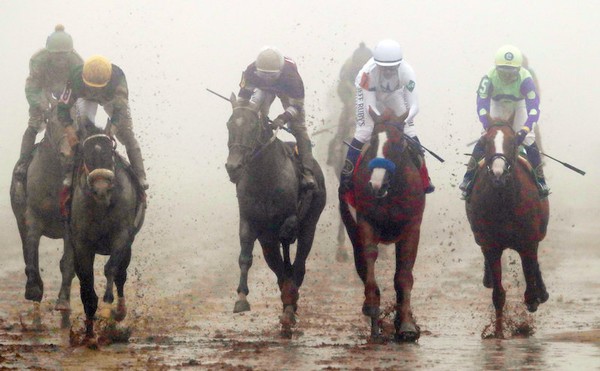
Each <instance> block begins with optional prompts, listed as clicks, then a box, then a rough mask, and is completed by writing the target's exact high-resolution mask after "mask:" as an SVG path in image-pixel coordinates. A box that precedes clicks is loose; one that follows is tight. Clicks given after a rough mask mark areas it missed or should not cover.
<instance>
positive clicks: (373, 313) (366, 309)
mask: <svg viewBox="0 0 600 371" xmlns="http://www.w3.org/2000/svg"><path fill="white" fill-rule="evenodd" d="M362 312H363V314H364V315H365V316H367V317H371V318H378V317H379V314H380V313H381V312H380V310H379V307H373V306H370V305H366V304H365V305H363V307H362Z"/></svg>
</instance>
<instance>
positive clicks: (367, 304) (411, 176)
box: [340, 111, 425, 341]
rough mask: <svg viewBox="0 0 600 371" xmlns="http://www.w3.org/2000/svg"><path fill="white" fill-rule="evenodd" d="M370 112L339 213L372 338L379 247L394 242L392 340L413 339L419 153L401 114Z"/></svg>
mask: <svg viewBox="0 0 600 371" xmlns="http://www.w3.org/2000/svg"><path fill="white" fill-rule="evenodd" d="M370 114H371V115H372V116H373V119H374V120H375V127H374V130H373V135H372V138H371V141H370V143H369V144H368V145H366V146H365V148H364V149H363V151H362V158H361V159H359V161H360V162H359V163H358V164H357V166H356V168H357V169H356V171H355V173H354V192H353V193H347V194H346V195H340V212H341V216H342V220H343V221H344V224H345V226H346V230H347V231H348V236H349V237H350V240H351V241H352V245H353V248H354V263H355V265H356V271H357V272H358V275H359V276H360V278H361V280H362V281H363V283H364V286H365V301H364V304H363V307H362V312H363V314H364V315H366V316H368V317H370V318H371V339H372V340H378V339H380V326H379V316H380V301H381V294H380V291H379V287H378V286H377V282H376V280H375V262H376V261H377V256H378V245H379V244H380V243H385V244H389V243H395V245H396V273H395V275H394V288H395V290H396V314H395V318H394V327H395V339H396V340H398V341H416V340H417V339H418V338H419V336H420V331H419V326H417V324H416V323H415V320H414V318H413V315H412V309H411V305H410V297H411V290H412V287H413V273H412V269H413V266H414V263H415V259H416V257H417V249H418V245H419V237H420V230H421V221H422V219H423V211H424V209H425V193H424V192H423V183H422V180H421V177H420V175H419V167H418V165H416V163H415V161H418V160H417V158H415V156H417V157H418V153H417V151H415V150H414V149H412V148H411V147H410V146H409V145H408V142H407V140H406V139H405V138H404V136H403V133H404V124H403V123H404V120H405V118H406V115H404V116H403V117H389V118H387V117H386V118H384V117H383V116H379V115H376V114H374V113H373V111H370ZM386 136H387V139H386ZM348 195H350V198H347V197H346V196H348Z"/></svg>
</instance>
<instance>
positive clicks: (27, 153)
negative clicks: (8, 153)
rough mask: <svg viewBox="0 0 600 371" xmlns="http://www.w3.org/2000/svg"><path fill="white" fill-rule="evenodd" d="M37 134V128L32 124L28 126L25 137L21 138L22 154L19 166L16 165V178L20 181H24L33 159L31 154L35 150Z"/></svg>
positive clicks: (18, 162)
mask: <svg viewBox="0 0 600 371" xmlns="http://www.w3.org/2000/svg"><path fill="white" fill-rule="evenodd" d="M36 136H37V130H36V129H34V128H33V127H31V126H28V127H27V130H25V133H23V139H22V140H21V155H20V156H19V161H17V166H15V172H14V175H15V178H16V179H17V180H20V181H24V180H25V177H26V176H27V167H28V166H29V162H30V161H31V154H32V152H33V146H34V145H35V137H36Z"/></svg>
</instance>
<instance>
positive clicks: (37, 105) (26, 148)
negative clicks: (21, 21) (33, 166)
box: [14, 24, 83, 180]
mask: <svg viewBox="0 0 600 371" xmlns="http://www.w3.org/2000/svg"><path fill="white" fill-rule="evenodd" d="M81 64H83V59H82V58H81V57H80V56H79V54H77V52H76V51H75V50H73V39H72V38H71V35H69V34H68V33H66V32H65V27H64V26H63V25H62V24H59V25H56V27H55V28H54V32H53V33H52V34H50V36H48V38H47V39H46V47H45V48H44V49H41V50H40V51H38V52H37V53H35V54H34V55H33V56H32V57H31V59H30V60H29V76H28V77H27V80H26V81H25V96H26V97H27V102H28V103H29V123H28V125H27V129H26V130H25V133H24V134H23V139H22V141H21V155H20V157H19V161H18V162H17V166H16V167H15V174H14V175H15V177H17V178H18V179H20V180H24V179H25V176H26V174H27V166H28V164H29V161H30V160H31V153H32V151H33V146H34V144H35V137H36V135H37V133H38V132H39V131H41V130H42V129H43V124H44V121H45V116H47V113H46V111H47V110H48V108H49V104H50V103H51V102H52V95H53V93H56V95H60V93H61V92H62V91H63V90H64V88H65V85H66V83H67V79H68V77H69V71H70V70H71V68H73V67H75V66H78V65H81Z"/></svg>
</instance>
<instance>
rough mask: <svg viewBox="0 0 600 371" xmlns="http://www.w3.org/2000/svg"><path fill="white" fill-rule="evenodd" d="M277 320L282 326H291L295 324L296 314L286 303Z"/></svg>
mask: <svg viewBox="0 0 600 371" xmlns="http://www.w3.org/2000/svg"><path fill="white" fill-rule="evenodd" d="M279 322H280V323H281V325H282V326H283V327H290V328H291V327H293V326H295V325H296V315H295V314H294V307H293V306H291V305H287V306H286V307H285V309H284V310H283V313H281V316H279Z"/></svg>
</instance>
